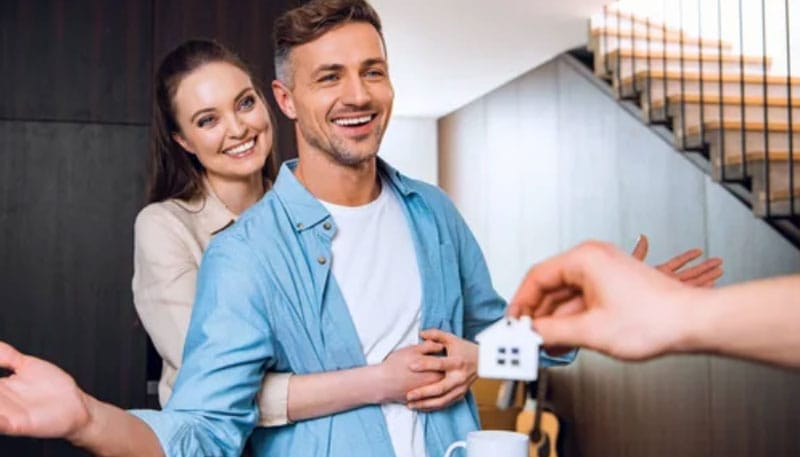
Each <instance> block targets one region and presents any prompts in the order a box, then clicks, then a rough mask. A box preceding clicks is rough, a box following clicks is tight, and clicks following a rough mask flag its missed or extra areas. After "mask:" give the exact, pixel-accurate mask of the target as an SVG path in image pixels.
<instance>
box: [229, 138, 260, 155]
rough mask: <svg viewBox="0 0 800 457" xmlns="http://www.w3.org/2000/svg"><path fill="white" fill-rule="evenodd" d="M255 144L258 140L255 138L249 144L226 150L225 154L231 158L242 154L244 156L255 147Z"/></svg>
mask: <svg viewBox="0 0 800 457" xmlns="http://www.w3.org/2000/svg"><path fill="white" fill-rule="evenodd" d="M255 144H256V140H255V138H254V139H252V140H250V141H248V142H247V143H242V144H240V145H239V146H236V147H235V148H230V149H226V150H225V151H223V152H224V153H225V154H227V155H229V156H235V155H240V154H242V153H244V152H247V151H248V150H249V149H250V148H252V147H253V146H255Z"/></svg>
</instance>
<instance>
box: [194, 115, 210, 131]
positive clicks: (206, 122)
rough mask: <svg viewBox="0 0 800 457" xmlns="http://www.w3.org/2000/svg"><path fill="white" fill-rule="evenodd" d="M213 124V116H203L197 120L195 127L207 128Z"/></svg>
mask: <svg viewBox="0 0 800 457" xmlns="http://www.w3.org/2000/svg"><path fill="white" fill-rule="evenodd" d="M213 122H214V116H204V117H201V118H200V119H198V120H197V126H198V127H200V128H203V127H207V126H209V125H211V124H212V123H213Z"/></svg>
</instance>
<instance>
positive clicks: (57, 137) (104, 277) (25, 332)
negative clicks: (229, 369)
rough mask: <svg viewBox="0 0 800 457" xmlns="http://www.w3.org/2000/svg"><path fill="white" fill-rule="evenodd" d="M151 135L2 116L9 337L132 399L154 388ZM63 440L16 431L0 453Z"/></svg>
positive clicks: (2, 331)
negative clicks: (148, 272)
mask: <svg viewBox="0 0 800 457" xmlns="http://www.w3.org/2000/svg"><path fill="white" fill-rule="evenodd" d="M146 144H147V127H135V126H101V125H88V124H65V123H28V122H5V121H4V122H0V151H3V153H2V154H0V215H2V216H0V217H1V218H2V219H0V221H1V222H0V227H2V228H1V229H0V230H2V236H0V303H2V319H0V340H4V341H8V342H9V343H11V344H14V345H17V346H18V347H19V349H20V350H22V351H25V352H28V353H30V354H33V355H37V356H41V357H43V358H45V359H47V360H50V361H52V362H53V363H56V364H57V365H59V366H61V367H63V368H64V369H65V370H66V371H68V372H69V373H71V374H72V375H73V376H74V377H75V378H76V380H77V382H78V384H79V385H81V386H82V387H83V388H84V389H86V390H87V391H88V392H89V393H91V394H93V395H95V396H97V397H98V398H100V399H102V400H106V401H110V402H112V403H115V404H117V405H120V406H123V407H132V406H142V405H143V404H144V399H145V393H146V392H145V372H144V370H145V364H144V362H145V354H146V352H145V338H144V331H143V330H142V329H141V328H140V327H139V325H138V324H137V320H136V313H135V310H134V307H133V300H132V295H131V277H132V273H133V271H132V270H133V267H132V266H133V221H134V218H135V215H136V213H137V211H138V210H139V208H141V207H142V205H143V200H144V198H143V197H144V188H143V183H144V158H145V151H146ZM9 443H10V444H9ZM5 446H11V449H13V450H14V451H15V452H8V453H7V451H8V448H7V447H5ZM48 446H55V447H53V448H49V447H48ZM62 446H63V443H62V444H57V443H48V442H41V441H30V440H8V439H6V440H4V441H3V442H0V455H26V456H27V455H48V454H47V451H46V449H51V451H49V452H51V453H52V454H50V455H59V456H60V455H67V454H62V453H61V452H62V451H58V452H56V451H55V450H56V449H60V450H63V447H62ZM23 451H24V452H23ZM41 452H44V453H43V454H42V453H41ZM64 452H66V451H64ZM70 455H71V454H70ZM76 455H81V454H76Z"/></svg>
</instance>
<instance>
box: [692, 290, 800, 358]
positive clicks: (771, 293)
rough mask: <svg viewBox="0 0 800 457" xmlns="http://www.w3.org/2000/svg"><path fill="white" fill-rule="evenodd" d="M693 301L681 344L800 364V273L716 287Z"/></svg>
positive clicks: (708, 350)
mask: <svg viewBox="0 0 800 457" xmlns="http://www.w3.org/2000/svg"><path fill="white" fill-rule="evenodd" d="M689 305H694V306H690V308H691V309H693V315H692V316H691V320H690V323H689V327H688V331H687V332H686V334H685V335H684V336H683V338H682V339H681V346H682V348H681V349H684V350H688V351H704V352H713V353H719V354H725V355H731V356H735V357H744V358H748V359H755V360H760V361H764V362H767V363H773V364H778V365H784V366H791V367H800V331H798V326H799V325H800V277H798V276H794V277H783V278H775V279H768V280H762V281H754V282H750V283H745V284H739V285H734V286H729V287H724V288H720V289H717V290H711V291H708V293H707V295H705V296H704V297H703V303H692V304H689Z"/></svg>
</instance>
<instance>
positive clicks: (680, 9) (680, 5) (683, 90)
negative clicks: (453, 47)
mask: <svg viewBox="0 0 800 457" xmlns="http://www.w3.org/2000/svg"><path fill="white" fill-rule="evenodd" d="M678 12H679V14H680V33H681V53H680V56H681V59H680V64H681V98H680V102H679V103H680V104H681V132H682V135H681V149H682V150H684V151H685V150H686V134H687V133H688V132H687V131H686V72H685V69H684V62H683V59H684V58H683V45H684V42H685V39H684V38H685V36H686V34H685V33H684V32H683V0H680V1H679V2H678ZM664 60H666V53H664ZM702 83H703V81H700V84H702Z"/></svg>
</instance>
